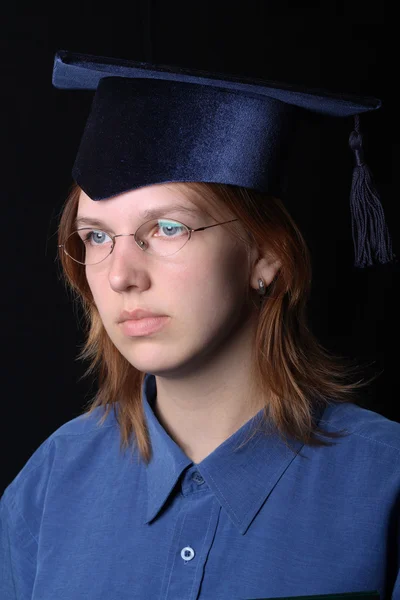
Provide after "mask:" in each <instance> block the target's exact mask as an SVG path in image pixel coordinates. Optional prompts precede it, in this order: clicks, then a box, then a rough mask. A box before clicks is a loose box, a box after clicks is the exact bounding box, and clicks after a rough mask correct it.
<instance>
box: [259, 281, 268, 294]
mask: <svg viewBox="0 0 400 600" xmlns="http://www.w3.org/2000/svg"><path fill="white" fill-rule="evenodd" d="M265 292H266V289H265V284H264V281H263V280H262V279H259V280H258V293H259V294H260V296H265Z"/></svg>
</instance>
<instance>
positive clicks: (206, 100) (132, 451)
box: [0, 54, 400, 600]
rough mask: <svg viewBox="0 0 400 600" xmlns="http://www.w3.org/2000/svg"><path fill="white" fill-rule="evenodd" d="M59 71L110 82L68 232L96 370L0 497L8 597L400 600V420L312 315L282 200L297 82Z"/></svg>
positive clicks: (75, 66) (69, 263)
mask: <svg viewBox="0 0 400 600" xmlns="http://www.w3.org/2000/svg"><path fill="white" fill-rule="evenodd" d="M57 61H58V62H57ZM113 68H114V69H115V70H114V71H113ZM57 69H58V70H59V71H58V73H60V69H61V70H62V69H64V71H63V73H62V74H63V77H64V79H63V81H66V79H65V74H66V73H67V75H68V74H69V75H68V77H70V79H69V84H67V87H68V86H69V87H80V84H79V85H78V84H77V81H78V80H79V81H80V82H81V84H82V82H83V81H84V80H85V81H88V80H89V79H90V81H91V85H92V83H93V79H95V78H96V76H98V81H96V83H95V84H94V86H95V88H96V89H97V92H96V96H95V100H94V104H93V108H92V112H91V115H90V117H89V120H88V124H87V126H86V129H85V133H84V136H83V139H82V143H81V147H80V149H79V153H78V157H77V160H76V163H75V166H74V171H73V176H74V180H75V183H74V185H73V188H72V190H71V193H70V195H69V197H68V199H67V202H66V204H65V206H64V207H63V210H62V214H61V218H60V224H59V231H58V236H59V250H60V255H59V256H60V260H61V264H62V268H63V274H64V277H65V281H66V283H67V285H68V286H69V288H70V289H71V290H72V291H73V292H74V293H75V295H76V300H77V301H78V302H79V303H80V304H81V306H82V308H83V311H84V315H85V318H86V328H87V340H86V343H85V346H84V348H83V350H82V352H81V353H80V357H81V358H82V359H85V360H89V363H90V364H89V368H88V370H87V372H86V374H89V373H92V372H97V374H98V379H99V386H98V391H97V393H96V395H95V397H94V398H93V399H91V401H90V403H89V405H88V406H87V408H86V410H85V412H84V413H83V414H82V415H81V416H80V417H78V418H76V419H73V420H72V421H69V422H68V423H66V424H64V425H63V426H62V427H60V428H59V429H58V430H57V431H55V432H54V433H53V434H52V435H51V436H50V437H49V438H48V439H47V440H46V441H45V442H44V443H43V444H42V445H41V446H40V447H39V448H38V449H37V451H36V452H35V453H34V454H33V455H32V457H31V458H30V459H29V461H28V462H27V464H26V465H25V467H24V468H23V469H22V471H21V472H20V473H19V474H18V475H17V477H16V478H15V479H14V481H13V482H11V484H10V485H9V486H8V488H7V489H6V490H5V493H4V494H3V497H2V499H1V513H0V514H1V520H0V523H1V540H2V542H1V544H2V545H1V550H0V551H1V555H0V563H1V567H0V569H1V570H0V574H1V579H0V590H1V594H0V597H1V598H7V599H10V598H13V599H14V598H15V599H17V598H18V599H19V600H20V599H21V600H22V599H24V600H25V599H26V600H27V599H28V598H29V599H34V600H39V599H40V600H50V598H51V599H52V600H53V599H54V598H57V599H58V600H67V599H71V600H72V599H76V598H87V599H89V598H90V599H92V598H93V599H99V598H107V599H110V598H116V599H117V598H118V600H125V599H128V598H129V599H131V598H138V599H139V598H143V599H148V598H151V599H153V598H154V599H156V598H160V599H161V598H163V599H165V600H167V599H168V600H169V599H171V600H177V599H180V598H185V599H188V600H195V599H200V600H203V599H204V600H206V599H207V600H211V599H213V600H216V599H219V600H228V599H229V600H234V599H256V598H258V599H261V598H273V597H277V598H278V597H279V598H281V597H296V596H316V597H322V596H329V595H334V594H341V593H351V592H353V593H358V597H359V598H364V597H365V598H367V597H378V596H377V594H379V595H380V597H381V598H392V599H395V600H399V599H400V576H399V560H398V557H399V534H400V529H399V492H400V469H399V450H400V425H399V424H398V423H396V422H393V421H390V420H388V419H386V418H384V417H383V416H381V415H379V414H377V413H375V412H373V411H370V410H366V409H364V408H361V407H360V406H357V404H356V403H355V401H356V399H357V396H356V393H357V390H360V389H361V388H363V387H365V386H366V385H367V384H368V383H369V382H360V381H355V374H356V371H357V369H356V368H355V367H353V366H351V365H350V363H349V362H345V361H344V359H340V358H338V357H336V356H333V355H332V354H330V353H329V352H328V351H327V350H326V349H324V348H323V347H322V346H321V345H320V344H319V343H318V341H317V339H316V338H315V337H314V335H313V334H312V332H311V331H310V329H309V327H308V325H307V319H306V302H307V297H308V295H309V291H310V283H311V260H310V254H309V251H308V248H307V245H306V243H305V241H304V238H303V236H302V234H301V232H300V231H299V229H298V227H297V226H296V223H295V222H294V220H293V219H292V217H291V216H290V214H289V213H288V211H287V209H286V208H285V206H284V204H283V203H282V201H281V200H280V199H278V197H277V196H276V195H275V191H276V182H277V179H276V176H275V175H276V169H277V164H278V162H279V161H278V162H277V156H280V157H281V156H282V147H283V146H282V144H283V142H282V139H285V140H287V143H289V139H290V136H288V135H287V132H288V131H289V130H290V126H289V125H290V123H292V122H293V121H292V120H291V119H294V118H296V119H297V118H305V117H304V113H305V111H304V110H303V111H301V110H300V111H299V112H298V111H297V110H296V111H294V113H293V104H291V102H293V98H298V94H299V93H298V91H294V92H293V96H292V97H291V96H290V95H291V91H290V90H288V89H287V88H286V89H285V88H282V89H277V88H276V87H275V88H274V87H268V86H267V85H265V89H267V90H268V92H269V94H272V96H268V95H267V96H264V97H262V98H261V97H258V98H256V96H255V92H254V90H253V91H252V90H250V89H247V90H245V89H241V88H240V84H239V83H238V81H236V82H234V83H233V85H235V86H236V89H235V91H232V90H231V91H229V90H228V83H229V82H228V80H224V81H222V80H218V81H219V87H218V86H216V85H215V81H216V80H215V79H214V83H213V84H210V81H211V80H210V79H202V77H201V76H200V77H198V78H197V79H198V81H197V82H196V83H194V82H193V78H191V76H189V75H188V73H183V72H182V71H180V72H178V75H179V77H181V78H182V79H181V80H179V79H178V82H177V80H176V79H173V80H171V79H168V74H170V73H172V71H166V70H165V69H164V70H162V69H160V70H158V71H157V75H158V77H157V76H155V75H154V73H155V71H154V70H153V71H149V69H150V67H149V66H145V67H143V65H142V69H143V70H142V71H141V72H140V73H139V74H138V67H137V64H136V65H135V64H134V63H132V64H127V63H126V62H124V61H122V62H121V63H119V64H118V65H117V64H116V62H115V61H113V59H98V60H96V59H95V58H94V57H82V56H77V55H65V54H64V55H61V57H60V55H59V56H58V57H57V59H56V68H55V73H56V74H57ZM124 69H125V70H124ZM135 69H136V70H135ZM146 69H147V72H146ZM99 73H100V75H99ZM149 73H150V76H149ZM176 74H177V72H175V75H176ZM115 75H117V76H115ZM68 77H67V80H68ZM55 79H56V83H57V77H56V78H55ZM60 80H61V76H60ZM79 81H78V83H79ZM232 81H233V80H231V83H232ZM247 84H248V81H247V83H246V84H245V85H247ZM81 87H84V85H83V84H82V85H81ZM292 91H293V90H292ZM274 94H275V96H274ZM277 94H278V95H279V94H280V98H277ZM301 98H302V100H301V102H303V104H304V102H308V103H309V104H311V103H312V102H314V108H315V105H317V106H319V107H320V108H321V109H322V108H325V109H326V107H327V105H330V109H331V110H333V108H332V107H336V109H337V110H338V112H339V113H340V112H342V113H344V112H345V110H349V111H350V113H351V111H353V114H354V113H356V112H357V111H358V112H362V106H360V105H359V104H357V103H356V102H355V101H354V102H353V104H352V102H351V100H349V99H343V98H341V99H337V98H333V99H332V98H329V97H328V96H326V97H324V98H320V97H319V98H316V96H315V95H312V94H311V93H310V94H307V93H304V94H303V95H302V96H301ZM358 102H359V100H358ZM297 106H298V104H297ZM338 107H339V108H338ZM349 107H350V108H349ZM368 107H369V108H372V107H373V106H372V105H371V104H370V101H366V103H365V105H364V110H367V109H368ZM375 107H376V106H375ZM350 113H349V114H350ZM207 115H209V118H208V119H207V118H205V117H206V116H207ZM288 124H289V125H288ZM274 169H275V171H274ZM273 191H274V193H272V192H273ZM316 434H319V436H318V437H317V435H316ZM321 436H324V437H327V438H331V441H330V442H328V441H326V440H325V441H324V440H323V439H322V437H321ZM362 592H364V594H361V593H362ZM368 592H370V593H372V592H375V594H373V593H372V594H371V595H369V594H368Z"/></svg>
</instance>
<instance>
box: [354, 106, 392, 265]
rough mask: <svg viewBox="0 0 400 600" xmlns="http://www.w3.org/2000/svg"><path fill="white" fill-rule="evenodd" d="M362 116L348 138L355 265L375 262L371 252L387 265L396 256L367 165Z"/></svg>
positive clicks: (356, 121) (356, 118) (357, 118)
mask: <svg viewBox="0 0 400 600" xmlns="http://www.w3.org/2000/svg"><path fill="white" fill-rule="evenodd" d="M362 142H363V140H362V135H361V132H360V119H359V116H358V115H355V127H354V131H352V132H351V134H350V138H349V145H350V148H351V149H352V150H353V152H354V154H355V158H356V166H355V167H354V171H353V181H352V185H351V194H350V207H351V221H352V231H353V242H354V250H355V263H354V266H355V267H361V268H364V267H365V266H371V265H372V264H373V261H372V258H371V252H373V253H374V256H375V258H376V260H378V262H380V263H381V264H385V263H388V262H391V261H392V260H394V258H395V256H396V255H395V254H393V252H392V242H391V239H390V234H389V231H388V228H387V225H386V222H385V215H384V212H383V207H382V204H381V201H380V199H379V195H378V192H377V190H376V188H375V186H374V183H373V180H372V174H371V171H370V170H369V167H368V165H366V164H365V162H364V151H363V143H362Z"/></svg>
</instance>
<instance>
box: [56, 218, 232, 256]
mask: <svg viewBox="0 0 400 600" xmlns="http://www.w3.org/2000/svg"><path fill="white" fill-rule="evenodd" d="M156 220H159V219H149V220H148V221H146V222H145V223H142V224H141V225H140V227H138V228H137V230H136V232H135V233H117V234H115V235H111V233H109V232H108V231H105V230H104V229H96V230H92V231H104V233H106V234H107V235H109V236H110V238H111V239H112V246H111V250H110V252H109V253H108V254H107V256H105V257H104V258H102V259H101V260H99V262H97V263H90V265H87V264H86V263H83V262H81V261H80V260H76V258H74V257H73V256H71V255H70V254H68V252H67V251H66V249H65V243H66V242H65V243H64V244H58V248H62V249H63V251H64V252H65V254H66V255H67V256H69V257H70V258H72V260H73V261H75V262H77V263H79V264H80V265H84V266H85V265H86V266H92V265H98V264H100V263H101V262H103V260H105V259H106V258H108V257H109V256H110V255H111V254H112V251H113V250H114V248H115V238H117V237H130V236H133V237H134V239H135V242H136V244H137V246H138V247H139V248H140V249H141V250H143V252H146V248H144V247H143V245H140V244H141V243H143V242H142V240H137V238H136V234H137V232H138V231H139V229H141V227H143V226H144V225H146V223H150V222H151V221H156ZM166 220H168V221H171V223H177V224H178V225H183V227H185V229H187V231H188V234H189V237H188V239H187V240H186V242H185V243H184V244H183V246H182V248H184V247H185V246H186V244H187V243H188V242H189V241H190V239H191V237H192V233H194V232H195V231H204V230H205V229H210V227H217V225H226V223H233V221H238V220H239V219H231V220H230V221H224V222H223V223H215V224H214V225H207V226H206V227H198V228H197V229H192V227H189V226H188V225H185V223H182V222H181V221H176V220H175V219H166ZM83 229H90V227H80V228H79V229H76V230H75V231H73V232H72V233H71V234H70V235H69V236H68V238H69V237H71V235H73V234H74V233H76V232H77V231H82V230H83ZM68 238H67V240H66V241H68ZM182 248H179V250H177V251H176V252H174V254H177V253H178V252H180V251H181V250H182ZM174 254H168V255H167V256H173V255H174Z"/></svg>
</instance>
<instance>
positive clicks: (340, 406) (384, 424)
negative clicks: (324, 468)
mask: <svg viewBox="0 0 400 600" xmlns="http://www.w3.org/2000/svg"><path fill="white" fill-rule="evenodd" d="M318 426H319V427H321V428H322V429H324V430H329V431H338V430H342V429H344V430H346V432H348V433H349V434H350V435H349V439H352V441H353V442H354V441H355V440H356V439H358V440H359V441H360V442H364V443H367V441H369V442H370V443H371V444H373V445H380V446H381V447H382V449H383V448H384V447H386V448H387V449H388V451H392V453H393V456H397V457H398V458H400V423H398V422H397V421H393V420H391V419H389V418H387V417H385V416H384V415H382V414H381V413H378V412H376V411H373V410H371V409H369V408H366V407H363V406H360V405H358V404H355V403H353V402H346V403H334V404H332V405H330V406H329V407H328V408H326V409H325V411H324V413H323V416H322V418H321V419H320V421H319V425H318Z"/></svg>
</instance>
